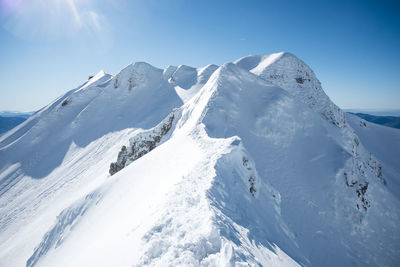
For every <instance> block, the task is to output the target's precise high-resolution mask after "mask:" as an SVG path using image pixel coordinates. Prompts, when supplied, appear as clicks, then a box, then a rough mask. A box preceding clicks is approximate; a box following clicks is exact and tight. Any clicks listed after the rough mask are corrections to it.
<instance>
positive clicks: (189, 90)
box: [164, 64, 218, 102]
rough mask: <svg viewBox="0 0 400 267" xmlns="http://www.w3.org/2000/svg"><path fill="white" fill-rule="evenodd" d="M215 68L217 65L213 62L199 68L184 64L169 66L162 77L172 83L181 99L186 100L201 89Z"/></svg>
mask: <svg viewBox="0 0 400 267" xmlns="http://www.w3.org/2000/svg"><path fill="white" fill-rule="evenodd" d="M217 68H218V66H216V65H213V64H210V65H207V66H205V67H203V68H199V69H195V68H192V67H188V66H185V65H180V66H178V67H172V66H169V67H168V68H166V69H165V70H164V78H167V79H168V81H169V82H170V83H171V84H172V85H174V87H175V90H176V93H177V94H178V95H179V97H180V98H181V99H182V101H183V102H187V101H188V100H189V99H191V98H192V97H193V96H194V95H195V94H196V93H197V92H198V91H199V90H200V89H201V87H202V86H203V85H204V84H205V83H206V82H207V81H208V79H209V78H210V76H211V75H212V74H213V73H214V71H215V70H216V69H217Z"/></svg>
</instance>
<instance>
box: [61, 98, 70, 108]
mask: <svg viewBox="0 0 400 267" xmlns="http://www.w3.org/2000/svg"><path fill="white" fill-rule="evenodd" d="M69 102H70V101H69V100H68V99H65V100H64V101H63V102H62V103H61V106H62V107H65V106H66V105H68V104H69Z"/></svg>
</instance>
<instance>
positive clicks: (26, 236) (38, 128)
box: [0, 53, 400, 266]
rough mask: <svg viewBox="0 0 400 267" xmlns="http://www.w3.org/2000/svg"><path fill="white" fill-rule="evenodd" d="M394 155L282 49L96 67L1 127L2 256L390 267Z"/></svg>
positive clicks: (390, 138)
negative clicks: (197, 61)
mask: <svg viewBox="0 0 400 267" xmlns="http://www.w3.org/2000/svg"><path fill="white" fill-rule="evenodd" d="M121 147H122V148H121ZM399 151H400V131H399V130H396V129H389V128H386V127H380V126H376V125H374V124H371V123H368V122H365V121H363V120H360V119H359V118H356V117H353V116H351V115H348V116H345V115H344V113H343V112H342V111H341V110H340V109H339V108H338V107H337V106H336V105H335V104H334V103H332V102H331V101H330V100H329V98H328V97H327V96H326V95H325V93H324V92H323V90H322V87H321V85H320V83H319V81H318V80H317V78H316V77H315V75H314V73H313V71H312V70H311V69H310V68H309V67H308V66H307V65H306V64H305V63H304V62H302V61H301V60H299V59H298V58H296V57H295V56H293V55H292V54H289V53H277V54H272V55H262V56H248V57H245V58H242V59H239V60H237V61H236V62H234V63H227V64H224V65H222V66H220V67H218V66H215V65H208V66H206V67H204V68H200V69H195V68H191V67H188V66H178V67H174V66H170V67H168V68H166V69H165V70H161V69H157V68H155V67H153V66H151V65H149V64H147V63H134V64H132V65H129V66H128V67H126V68H125V69H124V70H122V71H121V72H120V73H119V74H117V75H116V76H112V75H109V74H107V73H104V72H100V73H99V74H98V75H96V76H95V77H94V78H92V79H91V80H90V81H88V82H87V83H85V84H83V85H82V86H80V87H78V88H77V89H75V90H71V91H69V92H68V93H66V94H65V95H64V96H62V97H60V98H59V99H57V100H55V101H54V102H53V103H51V104H49V105H48V106H47V107H45V108H43V109H42V110H40V111H39V112H37V113H36V114H34V115H33V116H32V117H30V118H29V119H28V120H27V121H25V122H24V123H23V124H21V125H19V126H17V127H16V128H15V129H13V130H12V131H10V132H8V133H6V134H4V135H3V136H1V137H0V265H1V266H145V265H151V266H199V265H202V266H249V265H250V266H257V265H262V266H299V265H305V266H366V265H367V266H395V265H396V263H397V262H399V261H400V256H399V255H400V230H399V229H398V227H397V225H398V224H399V222H400V218H399V216H400V205H399V204H400V203H399V195H400V194H399V193H400V180H399V179H400V169H399V167H398V166H399V165H398V164H397V163H398V159H399V158H400V154H399Z"/></svg>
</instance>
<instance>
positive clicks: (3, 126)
mask: <svg viewBox="0 0 400 267" xmlns="http://www.w3.org/2000/svg"><path fill="white" fill-rule="evenodd" d="M32 114H33V112H18V111H0V135H1V134H3V133H5V132H7V131H9V130H11V129H12V128H14V127H15V126H17V125H18V124H20V123H22V122H24V121H25V120H26V119H27V118H29V117H30V116H31V115H32Z"/></svg>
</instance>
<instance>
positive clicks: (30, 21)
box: [0, 0, 107, 39]
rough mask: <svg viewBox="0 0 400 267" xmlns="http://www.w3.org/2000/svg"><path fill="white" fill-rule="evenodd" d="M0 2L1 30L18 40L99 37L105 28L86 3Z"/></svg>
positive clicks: (78, 0) (71, 0)
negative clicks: (95, 35) (83, 34)
mask: <svg viewBox="0 0 400 267" xmlns="http://www.w3.org/2000/svg"><path fill="white" fill-rule="evenodd" d="M0 1H1V2H0V3H1V11H2V12H1V23H2V25H3V27H4V28H6V29H7V30H8V31H10V32H12V33H14V34H15V35H17V36H19V37H22V38H27V39H37V38H46V39H47V38H50V39H52V38H58V37H71V36H73V35H76V34H79V33H81V32H84V33H90V34H100V33H102V31H103V29H104V28H105V27H106V26H107V20H106V18H105V17H104V16H103V15H102V14H101V13H100V12H99V11H98V10H97V9H96V8H95V5H94V2H93V1H90V0H30V1H29V0H0Z"/></svg>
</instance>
